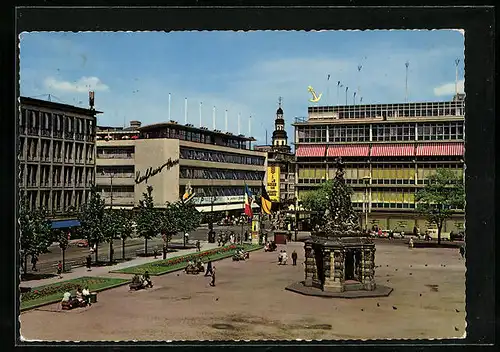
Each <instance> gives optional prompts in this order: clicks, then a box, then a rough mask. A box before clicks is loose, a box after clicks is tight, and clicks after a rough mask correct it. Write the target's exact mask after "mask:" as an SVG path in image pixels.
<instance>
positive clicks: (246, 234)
mask: <svg viewBox="0 0 500 352" xmlns="http://www.w3.org/2000/svg"><path fill="white" fill-rule="evenodd" d="M247 241H248V231H245V242H247Z"/></svg>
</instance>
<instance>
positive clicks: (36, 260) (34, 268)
mask: <svg viewBox="0 0 500 352" xmlns="http://www.w3.org/2000/svg"><path fill="white" fill-rule="evenodd" d="M37 262H38V256H37V255H36V254H33V255H32V256H31V264H32V267H31V270H33V271H37V269H36V263H37Z"/></svg>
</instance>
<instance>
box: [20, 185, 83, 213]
mask: <svg viewBox="0 0 500 352" xmlns="http://www.w3.org/2000/svg"><path fill="white" fill-rule="evenodd" d="M20 193H21V197H24V196H26V198H27V200H28V207H29V208H30V209H32V210H34V209H36V208H45V209H46V210H47V211H48V212H49V213H59V212H63V211H66V210H68V208H70V207H75V208H76V209H79V208H80V206H81V205H82V204H84V203H85V202H87V201H88V197H89V192H86V191H84V190H75V191H73V190H64V191H63V190H51V191H31V190H29V191H26V192H24V191H22V190H21V192H20Z"/></svg>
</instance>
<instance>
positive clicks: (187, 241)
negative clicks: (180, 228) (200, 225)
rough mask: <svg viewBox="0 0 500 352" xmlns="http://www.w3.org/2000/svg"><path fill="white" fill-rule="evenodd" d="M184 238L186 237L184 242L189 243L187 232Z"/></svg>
mask: <svg viewBox="0 0 500 352" xmlns="http://www.w3.org/2000/svg"><path fill="white" fill-rule="evenodd" d="M184 238H185V239H186V243H189V233H187V232H186V233H185V234H184Z"/></svg>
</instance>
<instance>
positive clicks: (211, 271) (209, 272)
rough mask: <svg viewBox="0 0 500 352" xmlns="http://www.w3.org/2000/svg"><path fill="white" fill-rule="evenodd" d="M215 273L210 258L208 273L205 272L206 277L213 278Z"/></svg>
mask: <svg viewBox="0 0 500 352" xmlns="http://www.w3.org/2000/svg"><path fill="white" fill-rule="evenodd" d="M213 272H214V271H213V268H212V261H211V260H210V258H208V263H207V271H206V272H205V276H211V275H212V273H213Z"/></svg>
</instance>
